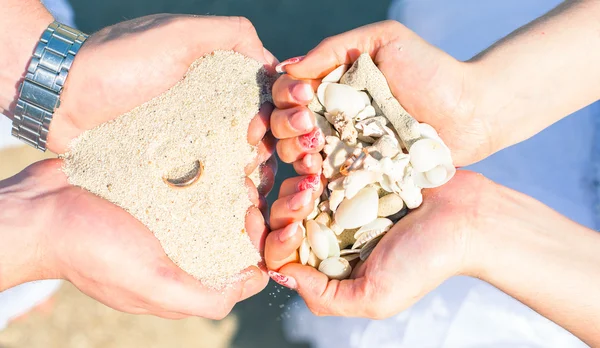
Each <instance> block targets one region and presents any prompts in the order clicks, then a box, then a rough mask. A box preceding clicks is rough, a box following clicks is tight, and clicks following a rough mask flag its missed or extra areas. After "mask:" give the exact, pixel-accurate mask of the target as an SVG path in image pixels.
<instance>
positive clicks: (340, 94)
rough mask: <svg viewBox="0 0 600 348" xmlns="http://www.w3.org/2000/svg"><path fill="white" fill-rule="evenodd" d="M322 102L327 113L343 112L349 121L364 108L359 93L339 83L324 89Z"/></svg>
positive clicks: (331, 84) (330, 84)
mask: <svg viewBox="0 0 600 348" xmlns="http://www.w3.org/2000/svg"><path fill="white" fill-rule="evenodd" d="M322 85H323V84H321V86H322ZM319 88H320V86H319ZM317 93H318V91H317ZM324 101H325V103H324V104H323V105H325V110H326V111H327V112H329V113H332V114H336V113H342V112H343V113H344V114H346V115H347V117H349V118H351V119H352V118H354V117H356V115H358V113H359V112H361V111H362V110H363V109H364V108H365V103H364V100H363V97H362V96H361V95H360V92H359V91H357V90H355V89H354V88H352V87H350V86H348V85H342V84H339V83H329V84H328V85H327V86H326V87H325V91H324Z"/></svg>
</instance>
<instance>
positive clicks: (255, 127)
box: [248, 103, 275, 146]
mask: <svg viewBox="0 0 600 348" xmlns="http://www.w3.org/2000/svg"><path fill="white" fill-rule="evenodd" d="M274 108H275V107H274V106H273V104H271V103H264V104H263V105H261V107H260V110H259V111H258V114H256V116H254V118H253V119H252V120H251V121H250V124H249V125H248V144H250V145H252V146H256V145H258V142H259V141H260V140H261V139H262V138H264V136H265V134H267V131H268V130H269V128H270V127H271V124H270V120H271V113H272V112H273V109H274Z"/></svg>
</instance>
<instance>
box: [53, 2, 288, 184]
mask: <svg viewBox="0 0 600 348" xmlns="http://www.w3.org/2000/svg"><path fill="white" fill-rule="evenodd" d="M215 50H233V51H236V52H239V53H241V54H244V55H246V56H248V57H250V58H253V59H256V60H257V61H259V62H262V63H263V64H264V65H265V67H266V68H267V69H268V70H270V71H273V72H274V66H275V64H276V63H277V61H276V59H275V57H273V55H272V54H271V53H270V52H269V51H267V50H266V49H265V48H264V47H263V45H262V42H261V41H260V39H259V37H258V35H257V33H256V30H255V29H254V27H253V26H252V23H250V21H248V20H247V19H245V18H242V17H216V16H215V17H199V16H190V15H170V14H159V15H153V16H148V17H142V18H138V19H134V20H130V21H127V22H123V23H119V24H116V25H114V26H111V27H107V28H105V29H102V30H101V31H99V32H97V33H95V34H93V35H91V36H90V38H89V39H88V40H87V41H86V42H85V44H84V45H83V47H82V49H81V51H80V52H79V53H78V54H77V57H76V59H75V62H74V64H73V67H72V68H71V70H70V73H69V77H68V79H67V83H66V85H65V88H64V90H63V93H62V95H61V105H60V107H59V108H58V109H57V110H56V113H55V115H54V117H53V120H52V123H51V125H50V132H49V134H48V148H49V149H50V150H52V151H53V152H56V153H64V152H65V151H66V150H67V148H68V144H69V142H70V141H71V140H72V139H74V138H76V137H77V136H79V135H80V134H81V133H82V132H84V131H86V130H89V129H92V128H94V127H96V126H98V125H100V124H102V123H104V122H107V121H110V120H112V119H114V118H116V117H118V116H119V115H122V114H123V113H125V112H128V111H130V110H132V109H133V108H135V107H137V106H139V105H141V104H143V103H145V102H147V101H149V100H150V99H152V98H153V97H156V96H158V95H160V94H162V93H164V92H165V91H167V90H168V89H169V88H171V87H173V86H174V85H175V84H176V83H177V82H179V81H180V80H181V79H182V78H183V76H184V75H185V73H186V72H187V70H188V69H189V67H190V65H191V64H192V63H193V62H194V61H195V60H196V59H198V58H200V57H201V56H203V55H205V54H208V53H211V52H213V51H215ZM271 111H272V105H270V104H268V105H263V108H262V109H261V111H260V112H259V114H258V115H257V116H256V117H255V118H254V119H253V120H252V122H251V123H250V127H249V130H248V142H249V143H250V144H251V145H257V146H258V155H257V158H256V159H254V160H253V161H252V163H250V164H249V165H248V167H247V168H246V174H250V173H251V172H252V171H254V170H255V169H256V168H257V167H258V166H259V165H260V164H262V163H264V162H266V161H267V160H268V159H269V158H270V157H271V155H272V154H273V152H274V151H275V150H274V147H275V142H274V140H273V138H272V136H271V135H270V133H269V132H268V130H269V117H270V114H271ZM269 163H270V164H271V166H263V168H261V170H266V171H270V172H272V171H274V169H275V168H274V167H273V166H272V163H273V161H271V162H269ZM270 176H272V175H270V174H267V177H270ZM271 186H272V182H269V183H267V184H266V185H264V187H261V194H263V195H266V193H268V190H270V188H271Z"/></svg>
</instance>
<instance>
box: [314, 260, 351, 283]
mask: <svg viewBox="0 0 600 348" xmlns="http://www.w3.org/2000/svg"><path fill="white" fill-rule="evenodd" d="M319 272H321V273H323V274H325V275H326V276H327V277H329V279H337V280H342V279H346V278H348V276H350V273H352V267H351V266H350V263H349V262H348V261H347V260H346V259H344V258H342V257H331V258H328V259H325V260H323V261H321V264H320V265H319Z"/></svg>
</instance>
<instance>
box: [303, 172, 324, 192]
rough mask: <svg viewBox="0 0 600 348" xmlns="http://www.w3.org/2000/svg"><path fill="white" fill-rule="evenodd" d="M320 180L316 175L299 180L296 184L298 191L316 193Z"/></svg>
mask: <svg viewBox="0 0 600 348" xmlns="http://www.w3.org/2000/svg"><path fill="white" fill-rule="evenodd" d="M320 183H321V180H319V176H317V175H314V174H313V175H308V176H307V177H306V178H304V179H302V180H300V182H299V183H298V191H304V190H308V189H312V190H313V191H316V190H317V188H318V187H319V184H320Z"/></svg>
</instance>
